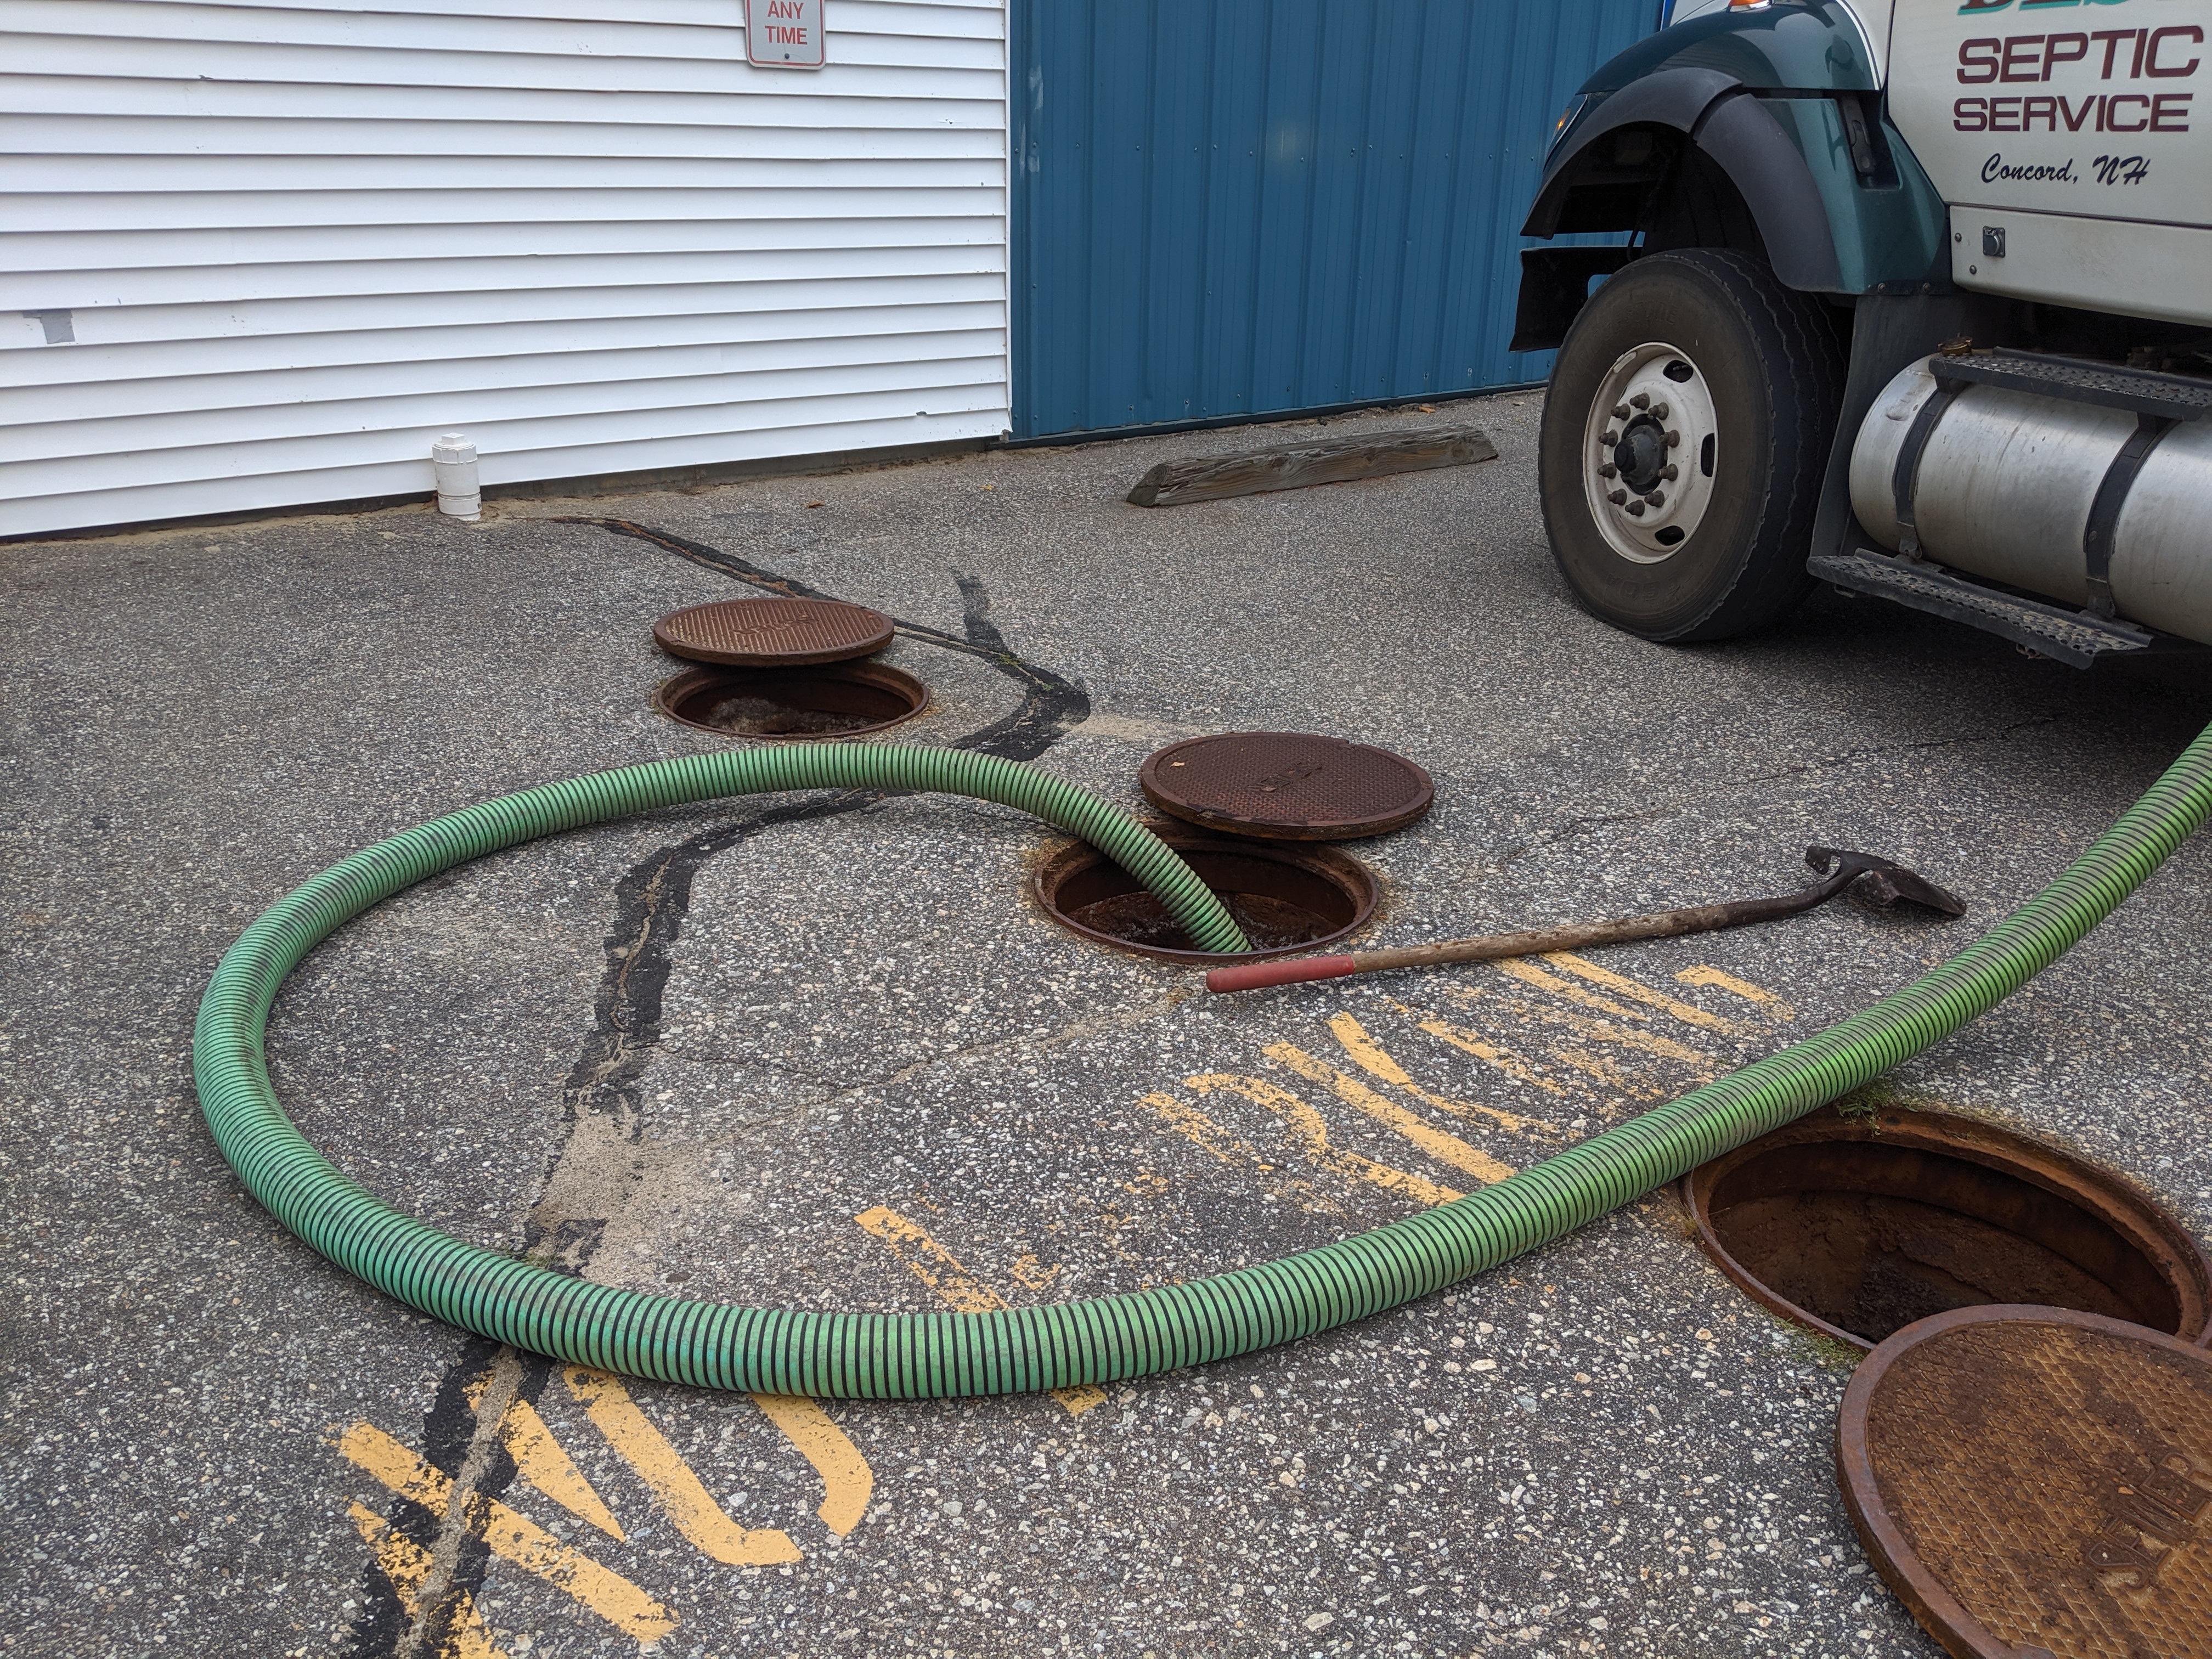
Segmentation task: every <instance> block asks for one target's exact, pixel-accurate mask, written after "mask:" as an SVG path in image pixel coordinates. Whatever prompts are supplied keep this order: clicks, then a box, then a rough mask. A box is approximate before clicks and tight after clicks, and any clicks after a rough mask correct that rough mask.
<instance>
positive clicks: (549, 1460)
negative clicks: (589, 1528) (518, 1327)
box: [468, 1371, 623, 1539]
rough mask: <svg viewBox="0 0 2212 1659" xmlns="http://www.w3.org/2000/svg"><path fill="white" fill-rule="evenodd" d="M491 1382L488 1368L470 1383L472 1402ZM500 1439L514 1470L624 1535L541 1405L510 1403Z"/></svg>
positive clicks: (611, 1532)
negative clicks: (540, 1411) (541, 1411)
mask: <svg viewBox="0 0 2212 1659" xmlns="http://www.w3.org/2000/svg"><path fill="white" fill-rule="evenodd" d="M490 1382H491V1373H490V1372H489V1371H486V1372H485V1373H484V1374H483V1376H479V1377H478V1378H477V1380H476V1381H475V1382H473V1383H470V1384H469V1388H468V1395H469V1404H471V1406H475V1405H479V1404H481V1403H482V1401H483V1395H484V1389H485V1388H486V1387H487V1386H489V1383H490ZM499 1436H500V1443H501V1444H502V1445H504V1446H505V1447H506V1448H507V1455H508V1456H509V1457H512V1458H513V1460H514V1472H515V1473H516V1474H519V1475H520V1476H521V1477H522V1478H523V1479H524V1480H526V1481H528V1482H529V1483H530V1484H531V1485H532V1486H535V1487H537V1488H538V1491H540V1492H544V1494H545V1495H546V1496H547V1497H548V1498H551V1499H552V1500H553V1501H554V1502H555V1503H556V1504H559V1505H560V1506H561V1507H562V1509H564V1510H568V1513H569V1514H571V1515H573V1516H575V1517H576V1518H577V1519H578V1520H580V1521H588V1522H591V1523H592V1525H593V1526H595V1527H597V1528H599V1530H600V1531H601V1532H603V1533H605V1534H606V1535H607V1536H608V1537H610V1538H614V1539H620V1538H621V1537H622V1536H623V1529H622V1523H621V1522H618V1521H617V1520H616V1519H615V1517H614V1515H613V1513H612V1512H611V1510H609V1509H608V1508H607V1506H606V1505H605V1504H603V1503H601V1502H600V1501H599V1493H597V1492H593V1491H592V1483H591V1482H590V1481H588V1480H585V1479H584V1474H583V1471H582V1470H580V1469H579V1468H577V1467H576V1464H575V1461H574V1459H573V1458H571V1457H570V1456H569V1455H568V1453H567V1452H566V1451H564V1450H562V1447H561V1443H560V1442H559V1441H557V1440H556V1439H555V1438H554V1437H553V1431H552V1430H551V1429H550V1428H548V1427H547V1426H546V1424H545V1419H544V1418H542V1417H540V1416H539V1415H538V1407H535V1406H533V1405H532V1404H531V1403H530V1402H529V1401H527V1400H517V1401H513V1402H512V1403H511V1404H509V1405H508V1407H507V1415H506V1416H505V1417H503V1418H501V1419H500V1425H499Z"/></svg>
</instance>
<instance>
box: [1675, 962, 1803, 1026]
mask: <svg viewBox="0 0 2212 1659" xmlns="http://www.w3.org/2000/svg"><path fill="white" fill-rule="evenodd" d="M1674 982H1675V983H1676V984H1677V985H1710V986H1711V987H1712V988H1713V989H1714V990H1716V991H1726V992H1727V993H1728V994H1729V995H1730V996H1732V997H1741V998H1742V999H1743V1000H1745V1001H1746V1002H1748V1003H1750V1004H1752V1005H1753V1006H1755V1007H1756V1008H1757V1009H1758V1010H1759V1012H1760V1013H1762V1014H1765V1016H1766V1017H1767V1018H1769V1019H1773V1020H1780V1021H1787V1020H1793V1019H1795V1018H1797V1011H1796V1009H1795V1008H1793V1007H1791V1006H1790V1005H1789V1004H1788V1003H1787V1002H1784V1000H1782V999H1781V998H1780V997H1778V996H1777V995H1775V994H1774V993H1773V992H1771V991H1770V990H1767V989H1766V988H1765V987H1763V986H1758V985H1753V983H1752V982H1751V981H1749V980H1747V979H1738V978H1737V977H1736V976H1735V975H1734V974H1724V973H1723V972H1722V971H1721V970H1720V969H1717V968H1709V967H1706V966H1705V964H1704V963H1699V965H1698V966H1697V967H1695V968H1685V969H1682V971H1681V972H1680V973H1679V974H1677V975H1674Z"/></svg>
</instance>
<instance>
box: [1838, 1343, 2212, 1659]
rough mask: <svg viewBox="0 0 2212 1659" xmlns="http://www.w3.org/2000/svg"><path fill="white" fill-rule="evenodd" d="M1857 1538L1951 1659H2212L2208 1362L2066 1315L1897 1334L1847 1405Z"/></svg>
mask: <svg viewBox="0 0 2212 1659" xmlns="http://www.w3.org/2000/svg"><path fill="white" fill-rule="evenodd" d="M1836 1466H1837V1474H1838V1477H1839V1478H1840V1479H1841V1480H1842V1482H1843V1487H1844V1503H1845V1504H1846V1505H1847V1506H1848V1507H1849V1509H1850V1512H1851V1519H1852V1521H1853V1522H1854V1523H1855V1524H1856V1525H1857V1528H1858V1533H1859V1538H1860V1540H1861V1541H1862V1542H1863V1543H1864V1544H1865V1545H1866V1547H1867V1552H1868V1553H1869V1555H1871V1556H1872V1557H1873V1558H1874V1561H1875V1567H1876V1569H1877V1570H1878V1571H1880V1572H1881V1576H1882V1577H1883V1579H1884V1580H1885V1581H1886V1582H1887V1583H1888V1585H1889V1587H1890V1588H1891V1589H1893V1590H1894V1591H1895V1592H1896V1593H1897V1595H1898V1597H1899V1600H1901V1601H1904V1603H1905V1606H1907V1607H1910V1608H1911V1610H1912V1613H1913V1616H1914V1617H1915V1618H1917V1619H1918V1620H1920V1622H1921V1623H1922V1624H1923V1625H1924V1626H1927V1628H1928V1630H1929V1632H1931V1633H1932V1634H1933V1635H1934V1636H1935V1637H1936V1639H1937V1640H1939V1641H1941V1642H1942V1644H1943V1645H1944V1647H1945V1648H1946V1649H1948V1650H1949V1651H1950V1652H1952V1653H1953V1654H1955V1655H1959V1656H1960V1659H2208V1656H2212V1355H2207V1354H2206V1353H2205V1352H2204V1351H2203V1349H2202V1348H2195V1347H2191V1346H2189V1345H2188V1344H2186V1343H2184V1342H2181V1341H2179V1340H2176V1339H2175V1338H2173V1337H2170V1336H2165V1335H2161V1334H2159V1333H2158V1332H2155V1331H2148V1330H2145V1329H2143V1328H2141V1327H2140V1326H2136V1325H2130V1324H2127V1323H2125V1322H2122V1321H2120V1320H2117V1319H2106V1318H2104V1317H2102V1316H2099V1315H2096V1314H2085V1313H2076V1312H2074V1311H2072V1310H2067V1309H2063V1308H2038V1307H2020V1306H2013V1307H1990V1308H1966V1309H1961V1310H1958V1311H1957V1312H1954V1313H1948V1314H1942V1315H1939V1316H1936V1317H1934V1318H1931V1319H1928V1320H1924V1321H1923V1322H1920V1323H1918V1324H1916V1325H1912V1326H1909V1327H1907V1328H1905V1329H1904V1330H1902V1331H1899V1333H1898V1334H1896V1335H1894V1336H1893V1337H1891V1338H1890V1339H1889V1340H1887V1341H1885V1342H1884V1343H1882V1345H1881V1346H1880V1347H1878V1348H1876V1349H1875V1351H1874V1352H1873V1353H1872V1355H1870V1356H1869V1358H1867V1360H1866V1361H1865V1363H1863V1364H1861V1365H1860V1367H1859V1368H1858V1371H1857V1374H1856V1375H1855V1376H1853V1377H1852V1378H1851V1383H1850V1388H1849V1389H1846V1390H1845V1391H1844V1404H1843V1410H1842V1413H1841V1414H1840V1416H1839V1417H1838V1419H1837V1424H1836Z"/></svg>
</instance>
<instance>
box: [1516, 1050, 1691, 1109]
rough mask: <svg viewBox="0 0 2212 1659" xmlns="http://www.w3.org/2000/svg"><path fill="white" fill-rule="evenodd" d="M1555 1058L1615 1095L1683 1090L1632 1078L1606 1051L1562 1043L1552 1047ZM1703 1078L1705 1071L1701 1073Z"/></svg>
mask: <svg viewBox="0 0 2212 1659" xmlns="http://www.w3.org/2000/svg"><path fill="white" fill-rule="evenodd" d="M1551 1053H1552V1058H1553V1059H1554V1060H1558V1061H1559V1063H1560V1064H1561V1065H1563V1066H1572V1067H1573V1068H1574V1069H1575V1070H1576V1071H1577V1072H1580V1073H1582V1074H1583V1076H1584V1077H1586V1078H1589V1079H1590V1080H1591V1081H1592V1082H1594V1083H1596V1084H1599V1085H1602V1086H1603V1087H1605V1088H1607V1089H1610V1090H1612V1091H1613V1092H1614V1093H1615V1094H1623V1095H1626V1096H1627V1097H1629V1098H1630V1099H1632V1100H1658V1099H1661V1098H1662V1097H1666V1096H1668V1095H1672V1094H1675V1093H1677V1092H1679V1091H1676V1090H1674V1089H1670V1088H1668V1087H1667V1086H1666V1085H1663V1084H1661V1083H1656V1082H1653V1081H1651V1080H1650V1079H1645V1078H1638V1077H1632V1076H1631V1075H1630V1074H1629V1073H1626V1072H1625V1071H1623V1070H1622V1069H1621V1068H1620V1066H1616V1065H1614V1064H1613V1061H1612V1060H1610V1059H1608V1058H1607V1057H1606V1056H1605V1055H1603V1054H1592V1053H1591V1052H1590V1051H1589V1049H1587V1048H1573V1047H1571V1046H1570V1045H1568V1044H1566V1043H1564V1042H1562V1043H1558V1044H1556V1045H1554V1046H1553V1048H1552V1051H1551ZM1699 1075H1700V1076H1701V1077H1702V1076H1704V1075H1705V1073H1699Z"/></svg>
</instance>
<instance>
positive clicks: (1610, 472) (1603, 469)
mask: <svg viewBox="0 0 2212 1659" xmlns="http://www.w3.org/2000/svg"><path fill="white" fill-rule="evenodd" d="M1619 471H1620V468H1619V467H1617V466H1615V465H1613V463H1612V462H1611V461H1607V462H1606V463H1605V464H1604V465H1601V466H1600V467H1599V468H1598V470H1597V476H1598V477H1601V478H1610V477H1613V476H1614V475H1615V474H1617V473H1618V472H1619Z"/></svg>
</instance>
